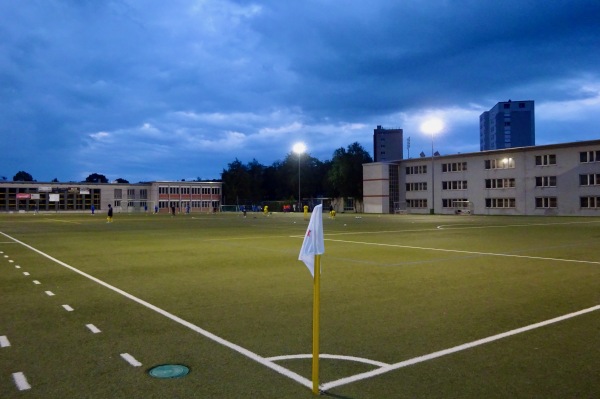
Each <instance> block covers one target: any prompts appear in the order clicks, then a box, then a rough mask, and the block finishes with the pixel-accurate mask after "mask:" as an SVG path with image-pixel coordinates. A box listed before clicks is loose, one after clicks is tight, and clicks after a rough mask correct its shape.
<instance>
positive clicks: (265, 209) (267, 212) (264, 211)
mask: <svg viewBox="0 0 600 399" xmlns="http://www.w3.org/2000/svg"><path fill="white" fill-rule="evenodd" d="M263 213H264V214H265V216H267V215H268V214H269V205H265V207H264V208H263Z"/></svg>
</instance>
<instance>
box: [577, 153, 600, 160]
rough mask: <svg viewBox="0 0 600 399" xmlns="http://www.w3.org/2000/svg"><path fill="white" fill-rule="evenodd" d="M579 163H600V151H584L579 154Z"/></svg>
mask: <svg viewBox="0 0 600 399" xmlns="http://www.w3.org/2000/svg"><path fill="white" fill-rule="evenodd" d="M579 162H581V163H589V162H600V150H598V151H583V152H580V153H579Z"/></svg>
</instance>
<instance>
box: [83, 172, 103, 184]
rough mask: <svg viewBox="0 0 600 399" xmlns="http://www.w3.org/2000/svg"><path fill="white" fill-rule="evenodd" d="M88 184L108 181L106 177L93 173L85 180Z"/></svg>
mask: <svg viewBox="0 0 600 399" xmlns="http://www.w3.org/2000/svg"><path fill="white" fill-rule="evenodd" d="M85 182H86V183H108V179H107V178H106V176H104V175H100V174H98V173H92V174H91V175H89V176H88V177H86V179H85Z"/></svg>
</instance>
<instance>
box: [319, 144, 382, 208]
mask: <svg viewBox="0 0 600 399" xmlns="http://www.w3.org/2000/svg"><path fill="white" fill-rule="evenodd" d="M369 162H373V159H372V158H371V155H369V153H368V152H367V151H366V150H365V149H364V148H363V147H362V146H361V145H360V144H359V143H357V142H355V143H353V144H350V145H349V146H348V149H347V150H345V149H344V148H338V149H337V150H335V151H334V153H333V158H332V160H331V169H330V170H329V173H328V175H327V180H328V182H329V184H330V192H329V195H331V196H333V197H352V198H356V199H360V200H362V197H363V177H362V165H363V164H364V163H369Z"/></svg>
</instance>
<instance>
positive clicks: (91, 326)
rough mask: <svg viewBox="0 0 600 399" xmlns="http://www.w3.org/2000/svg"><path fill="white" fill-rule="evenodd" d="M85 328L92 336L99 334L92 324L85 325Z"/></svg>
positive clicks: (98, 330)
mask: <svg viewBox="0 0 600 399" xmlns="http://www.w3.org/2000/svg"><path fill="white" fill-rule="evenodd" d="M85 326H86V327H87V328H88V329H89V330H90V331H91V332H93V333H94V334H98V333H99V332H101V331H100V329H99V328H98V327H96V326H95V325H93V324H86V325H85Z"/></svg>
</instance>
